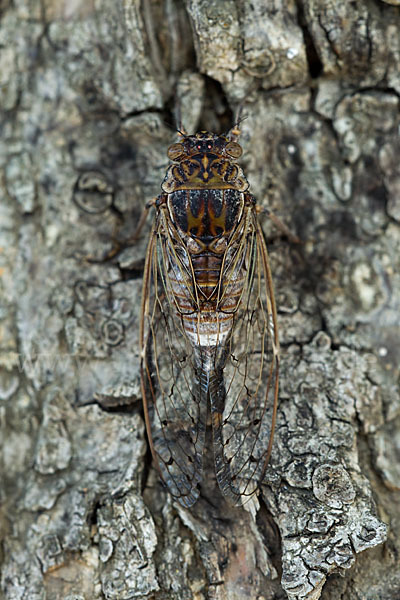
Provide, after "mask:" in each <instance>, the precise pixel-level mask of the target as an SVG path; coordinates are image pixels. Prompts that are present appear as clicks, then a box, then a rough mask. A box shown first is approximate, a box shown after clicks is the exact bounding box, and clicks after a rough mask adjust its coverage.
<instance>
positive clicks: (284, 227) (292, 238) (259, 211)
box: [255, 205, 304, 244]
mask: <svg viewBox="0 0 400 600" xmlns="http://www.w3.org/2000/svg"><path fill="white" fill-rule="evenodd" d="M255 209H256V213H257V214H258V215H266V216H267V217H268V218H269V219H270V220H271V221H272V223H273V224H274V225H275V227H277V228H278V229H279V230H280V231H281V232H282V233H283V235H285V236H286V237H287V238H288V240H289V241H290V242H292V244H303V243H304V242H303V241H302V240H301V239H300V238H299V237H298V236H297V235H296V234H294V233H293V232H292V231H290V229H289V227H288V226H287V225H285V223H283V221H281V219H280V218H279V217H278V216H277V215H276V214H275V213H273V212H272V211H271V210H269V208H266V207H262V206H258V205H256V207H255Z"/></svg>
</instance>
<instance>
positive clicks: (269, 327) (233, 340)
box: [210, 208, 279, 505]
mask: <svg viewBox="0 0 400 600" xmlns="http://www.w3.org/2000/svg"><path fill="white" fill-rule="evenodd" d="M248 210H249V211H251V212H250V213H249V219H248V223H249V226H248V228H247V230H246V229H245V230H244V231H243V233H242V235H241V239H240V240H239V243H238V244H237V252H236V253H234V255H233V257H232V260H231V261H230V262H229V265H227V266H226V274H224V273H223V274H222V282H223V290H226V289H227V287H228V286H229V285H231V284H230V280H229V278H230V277H232V276H235V268H234V267H233V268H232V267H231V266H230V265H232V264H233V265H234V264H235V263H236V264H238V265H239V266H240V269H241V271H242V273H243V272H244V273H245V274H246V276H245V280H244V286H243V292H242V296H241V301H240V303H239V305H238V308H237V310H236V312H235V315H234V324H233V328H232V333H231V335H230V338H229V340H228V343H227V345H226V347H225V351H224V353H223V354H222V355H221V357H220V359H219V361H220V364H219V365H217V369H216V371H217V372H219V373H221V370H222V373H223V377H220V378H219V380H216V381H215V384H214V385H212V386H210V402H211V414H212V425H213V434H214V454H215V465H216V474H217V480H218V483H219V486H220V488H221V490H222V492H223V494H224V495H225V496H226V497H227V498H228V499H229V500H230V501H231V502H233V503H234V504H235V505H238V504H244V503H245V502H246V501H247V500H249V499H250V498H251V497H252V496H253V494H254V492H255V491H256V490H257V488H258V486H259V484H260V482H261V481H262V479H263V476H264V474H265V469H266V467H267V463H268V460H269V456H270V453H271V447H272V438H273V433H274V427H275V419H276V409H277V402H278V369H279V342H278V331H277V323H276V309H275V301H274V295H273V289H272V280H271V273H270V268H269V262H268V254H267V248H266V245H265V241H264V237H263V233H262V230H261V228H260V225H259V224H258V222H257V218H256V215H255V212H254V209H252V208H249V209H248ZM224 276H225V280H226V281H225V282H224ZM222 293H225V292H224V291H223V292H222Z"/></svg>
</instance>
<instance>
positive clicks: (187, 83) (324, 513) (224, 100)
mask: <svg viewBox="0 0 400 600" xmlns="http://www.w3.org/2000/svg"><path fill="white" fill-rule="evenodd" d="M399 4H400V3H399V1H398V0H387V1H386V2H381V1H380V0H366V1H365V2H359V3H358V2H357V3H356V2H344V1H343V2H334V1H330V0H289V1H285V2H283V1H282V0H273V1H268V2H267V1H266V0H251V1H250V0H243V1H240V0H218V1H217V0H214V1H211V2H210V1H206V0H184V1H183V0H166V1H164V2H162V1H161V0H143V1H140V0H117V1H114V0H108V1H107V0H92V1H91V2H69V1H68V2H57V1H56V0H42V1H41V2H40V0H29V1H28V0H18V1H17V2H7V1H5V2H3V4H2V6H1V7H0V19H1V21H0V103H1V104H0V108H1V114H0V117H1V145H0V173H1V177H0V275H1V276H0V290H1V291H0V435H1V463H0V475H1V482H0V541H1V551H0V565H1V580H0V590H1V591H0V596H1V597H3V598H5V599H7V600H16V599H18V600H20V599H21V600H22V599H26V600H28V599H29V600H43V599H44V598H46V599H47V600H56V599H63V600H97V599H101V598H106V599H107V600H117V599H118V600H127V599H131V598H138V599H145V598H146V599H154V600H160V599H162V598H164V599H168V600H173V599H176V600H182V599H184V600H192V599H193V600H202V599H206V598H209V599H212V600H214V599H215V600H239V599H243V598H251V599H254V600H256V599H257V600H273V599H274V600H278V599H283V598H290V599H291V600H295V599H296V600H300V599H303V598H309V599H317V598H322V599H324V600H337V599H338V598H342V599H345V600H356V599H357V600H359V599H360V598H363V599H365V600H376V599H377V598H379V599H380V600H392V599H394V598H398V597H400V560H399V556H400V494H399V491H400V466H399V465H400V460H399V458H400V394H399V387H398V384H399V365H400V345H399V339H400V320H399V311H400V168H399V164H400V162H399V155H400V152H399V150H400V144H399V126H400V116H399V97H400V7H399ZM241 103H243V106H244V112H245V114H246V115H247V119H246V120H245V121H243V123H242V136H241V143H242V146H243V148H244V157H243V161H242V164H243V166H244V168H245V172H246V174H247V177H248V179H249V181H250V183H251V191H252V192H253V193H254V194H255V195H256V197H257V198H258V201H259V203H260V204H261V205H264V206H269V207H270V208H271V209H272V210H273V211H274V212H276V213H277V214H278V215H279V216H280V217H281V218H282V220H283V221H284V222H285V223H286V224H287V225H288V226H289V227H290V228H291V230H292V231H293V232H294V233H296V234H297V235H298V236H299V237H300V238H301V239H302V240H303V243H302V244H300V245H293V244H290V243H289V242H288V241H287V240H285V239H284V238H282V236H281V234H280V233H279V232H277V231H276V230H274V229H273V228H272V227H271V225H270V224H269V223H268V222H265V232H266V236H267V241H268V246H269V251H270V256H271V266H272V271H273V274H274V280H275V287H276V296H277V304H278V307H279V325H280V337H281V344H282V363H283V364H282V375H281V382H282V384H281V392H280V406H279V415H278V424H277V431H276V441H275V445H274V450H273V454H272V460H271V464H270V466H269V468H268V470H267V474H266V479H265V485H263V488H262V490H261V494H260V497H259V500H260V509H259V511H258V512H257V514H254V513H253V514H250V513H249V512H247V511H246V510H244V509H232V508H230V507H229V506H228V505H227V504H225V502H224V501H223V499H222V497H221V494H220V492H219V491H218V489H217V487H216V484H215V478H214V474H213V468H212V457H210V456H207V461H206V471H205V474H204V479H205V481H204V485H203V487H202V494H201V499H200V500H199V501H198V503H197V504H196V505H195V506H194V507H193V508H192V509H191V510H185V509H183V508H180V507H179V506H176V505H174V504H173V503H172V502H171V498H170V496H169V495H168V493H167V492H166V491H165V490H164V489H163V487H162V485H161V483H160V481H159V480H158V477H157V475H156V474H155V472H154V469H153V467H152V466H151V460H150V457H149V452H148V449H147V442H146V438H145V434H144V423H143V415H142V410H141V397H140V386H139V348H138V330H139V305H140V294H141V274H142V271H143V261H144V254H145V247H146V236H148V232H149V230H150V222H149V223H148V224H147V225H146V228H145V230H144V232H143V236H142V238H141V240H140V241H139V243H137V244H136V245H135V246H133V247H127V248H125V249H124V250H123V251H122V252H120V253H119V254H118V255H117V256H116V257H114V259H111V260H106V261H102V259H104V257H106V256H107V254H108V253H109V252H110V250H112V248H113V246H114V243H115V242H114V238H115V237H118V238H119V239H127V238H128V237H129V235H130V234H131V233H132V232H133V231H134V229H135V225H136V224H137V221H138V219H139V216H140V214H141V211H142V209H143V207H144V205H145V203H146V201H147V200H149V199H150V198H152V197H153V196H155V195H157V194H158V193H159V186H160V182H161V180H162V178H163V175H164V171H165V168H166V165H167V162H168V161H167V158H166V149H167V146H168V145H169V144H170V143H172V142H174V141H175V134H174V131H173V125H174V119H173V112H174V109H175V107H176V106H177V104H179V106H180V111H181V114H182V119H183V124H184V126H185V127H186V129H187V130H189V131H191V132H194V131H196V130H198V129H208V130H212V131H216V132H221V131H226V130H228V129H229V128H230V127H231V125H232V119H233V114H234V112H235V109H237V107H238V105H239V104H241ZM88 256H92V257H94V258H95V259H98V261H99V262H98V263H95V262H89V261H88V260H87V257H88ZM339 575H341V577H339Z"/></svg>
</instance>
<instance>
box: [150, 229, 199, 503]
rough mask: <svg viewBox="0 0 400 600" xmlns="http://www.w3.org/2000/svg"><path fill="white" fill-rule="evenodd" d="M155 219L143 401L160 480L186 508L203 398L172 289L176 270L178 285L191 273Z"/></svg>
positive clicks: (193, 490) (194, 481)
mask: <svg viewBox="0 0 400 600" xmlns="http://www.w3.org/2000/svg"><path fill="white" fill-rule="evenodd" d="M160 223H161V222H160V220H159V222H158V224H157V223H156V226H155V229H154V231H153V235H152V238H151V241H150V244H149V247H148V251H147V256H146V265H145V274H144V284H143V300H142V328H141V329H142V330H141V336H140V337H141V344H142V362H141V374H142V395H143V406H144V413H145V419H146V428H147V433H148V438H149V443H150V447H151V451H152V455H153V457H154V460H155V464H156V467H157V469H158V471H159V473H160V476H161V479H162V480H163V481H164V483H165V484H166V485H167V487H168V489H169V492H170V493H171V494H172V496H173V497H174V498H175V499H176V500H178V501H179V502H180V503H181V504H182V505H183V506H185V507H189V506H191V505H192V504H193V503H194V502H195V501H196V500H197V498H198V496H199V489H198V483H199V482H200V480H201V471H202V454H203V447H204V436H205V427H206V415H207V398H205V399H204V398H203V394H202V391H201V389H200V385H199V383H198V382H197V381H196V378H195V377H194V356H193V349H192V348H191V346H190V344H189V343H188V340H187V337H186V335H185V333H184V330H183V326H182V321H181V319H180V318H179V317H178V316H177V311H176V306H175V305H174V293H175V294H176V289H175V291H174V293H173V292H172V283H171V278H173V279H174V282H175V285H176V270H177V269H178V270H179V275H180V278H179V279H180V281H181V282H182V285H183V286H187V287H189V286H190V277H189V274H188V273H187V271H186V270H185V267H184V264H183V263H182V262H181V260H180V258H179V256H178V254H179V253H177V251H176V249H174V246H173V244H171V239H170V238H169V237H168V234H167V233H166V232H165V228H164V227H162V225H161V224H160ZM181 252H185V249H184V248H183V249H181ZM186 291H187V290H186Z"/></svg>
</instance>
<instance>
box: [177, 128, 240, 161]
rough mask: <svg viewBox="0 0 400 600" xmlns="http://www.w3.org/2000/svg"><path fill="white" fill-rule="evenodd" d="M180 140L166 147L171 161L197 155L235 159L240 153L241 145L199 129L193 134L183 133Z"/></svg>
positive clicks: (223, 136)
mask: <svg viewBox="0 0 400 600" xmlns="http://www.w3.org/2000/svg"><path fill="white" fill-rule="evenodd" d="M179 134H180V135H181V136H182V141H180V142H178V143H177V144H172V146H170V147H169V148H168V158H170V159H171V160H172V161H173V162H181V161H182V160H184V159H185V158H191V157H192V156H198V155H211V156H212V157H220V158H227V159H230V160H233V161H235V160H237V159H238V158H239V157H240V156H241V155H242V147H241V146H240V145H239V144H238V143H237V142H236V141H232V140H231V139H230V138H229V137H227V136H225V135H218V134H216V133H210V132H209V131H200V132H199V133H195V134H194V135H184V134H182V133H180V132H179Z"/></svg>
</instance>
